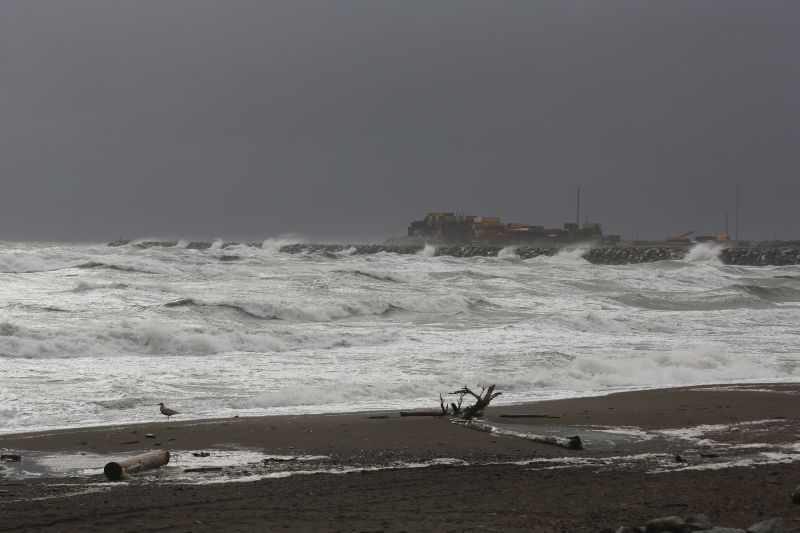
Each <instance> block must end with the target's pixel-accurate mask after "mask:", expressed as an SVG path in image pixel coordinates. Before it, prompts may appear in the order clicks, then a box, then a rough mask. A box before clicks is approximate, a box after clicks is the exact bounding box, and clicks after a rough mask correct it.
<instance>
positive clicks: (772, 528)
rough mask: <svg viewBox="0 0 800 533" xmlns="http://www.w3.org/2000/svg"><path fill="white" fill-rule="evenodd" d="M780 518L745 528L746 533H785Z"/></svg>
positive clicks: (784, 527)
mask: <svg viewBox="0 0 800 533" xmlns="http://www.w3.org/2000/svg"><path fill="white" fill-rule="evenodd" d="M786 531H787V529H786V526H785V525H784V523H783V519H782V518H770V519H769V520H764V521H763V522H759V523H757V524H753V525H752V526H750V527H748V528H747V533H786Z"/></svg>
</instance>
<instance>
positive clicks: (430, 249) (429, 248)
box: [417, 243, 436, 257]
mask: <svg viewBox="0 0 800 533" xmlns="http://www.w3.org/2000/svg"><path fill="white" fill-rule="evenodd" d="M417 255H418V256H420V257H435V256H436V246H434V245H432V244H428V243H425V246H424V247H423V248H422V250H420V251H419V252H417Z"/></svg>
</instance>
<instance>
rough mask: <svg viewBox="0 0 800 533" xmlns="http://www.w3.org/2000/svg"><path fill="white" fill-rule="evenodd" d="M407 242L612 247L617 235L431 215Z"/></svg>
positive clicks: (572, 225) (587, 228)
mask: <svg viewBox="0 0 800 533" xmlns="http://www.w3.org/2000/svg"><path fill="white" fill-rule="evenodd" d="M408 236H409V237H410V238H416V239H423V240H425V241H430V242H437V243H447V244H476V245H493V244H509V245H512V244H519V245H526V244H527V245H531V244H541V245H548V244H549V245H552V244H557V243H575V242H586V241H593V242H603V243H606V244H614V243H615V242H617V241H619V239H620V237H619V235H603V230H602V227H601V226H600V224H597V223H589V222H586V223H584V224H583V227H580V225H579V224H578V223H577V222H567V223H566V224H564V226H563V227H562V228H545V227H544V226H530V225H527V224H519V223H509V224H503V223H502V222H501V221H500V217H494V216H474V215H465V214H463V213H444V212H433V213H428V214H427V215H425V218H423V219H422V220H416V221H414V222H412V223H411V225H409V226H408Z"/></svg>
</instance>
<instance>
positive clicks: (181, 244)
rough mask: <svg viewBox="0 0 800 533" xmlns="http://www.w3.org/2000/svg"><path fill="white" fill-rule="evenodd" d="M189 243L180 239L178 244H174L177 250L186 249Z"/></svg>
mask: <svg viewBox="0 0 800 533" xmlns="http://www.w3.org/2000/svg"><path fill="white" fill-rule="evenodd" d="M189 242H190V241H187V240H186V239H181V240H179V241H178V244H176V245H175V246H177V247H178V248H184V249H186V247H187V246H189Z"/></svg>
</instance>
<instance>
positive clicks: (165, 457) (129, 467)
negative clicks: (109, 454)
mask: <svg viewBox="0 0 800 533" xmlns="http://www.w3.org/2000/svg"><path fill="white" fill-rule="evenodd" d="M167 463H169V450H153V451H152V452H147V453H143V454H141V455H135V456H133V457H128V458H127V459H121V460H119V461H112V462H110V463H108V464H106V466H105V468H103V473H104V474H105V475H106V477H108V478H109V479H121V478H122V477H123V475H126V474H134V473H136V472H141V471H143V470H149V469H151V468H158V467H159V466H163V465H165V464H167Z"/></svg>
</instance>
